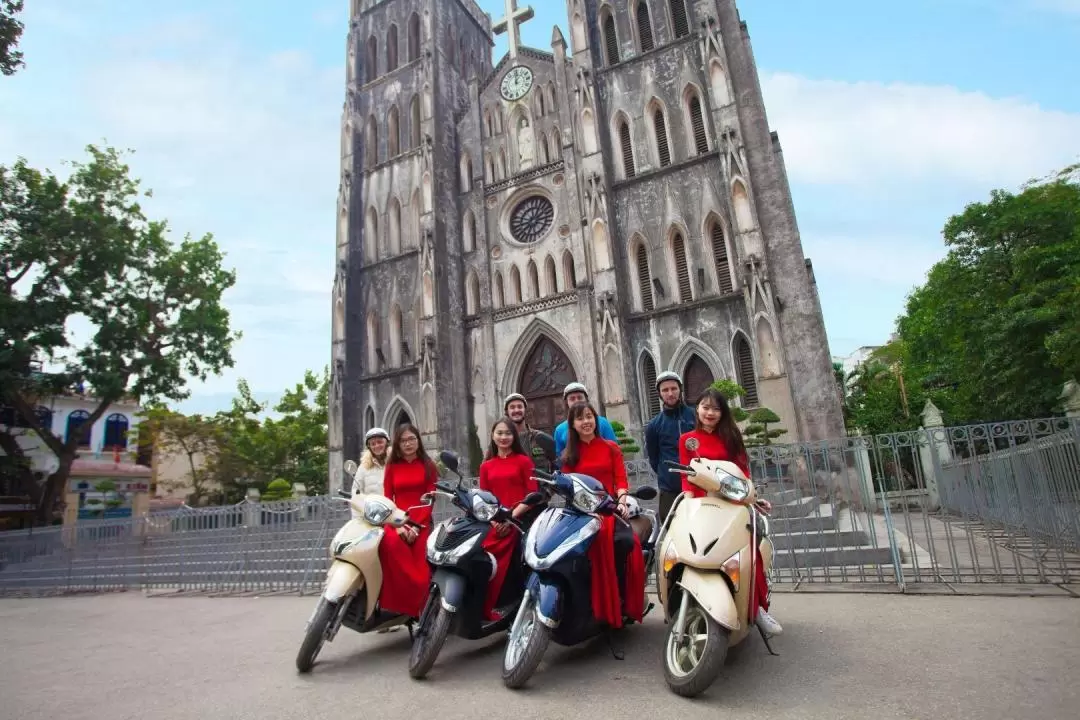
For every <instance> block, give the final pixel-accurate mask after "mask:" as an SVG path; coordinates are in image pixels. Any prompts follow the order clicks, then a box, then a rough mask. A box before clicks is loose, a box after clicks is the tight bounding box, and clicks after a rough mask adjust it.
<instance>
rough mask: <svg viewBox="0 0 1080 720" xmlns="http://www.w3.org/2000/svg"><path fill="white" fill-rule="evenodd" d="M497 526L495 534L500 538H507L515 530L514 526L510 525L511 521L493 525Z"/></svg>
mask: <svg viewBox="0 0 1080 720" xmlns="http://www.w3.org/2000/svg"><path fill="white" fill-rule="evenodd" d="M493 524H494V525H495V534H496V535H498V536H499V537H506V536H507V535H509V534H510V531H511V530H513V526H512V525H510V521H509V520H503V521H502V522H497V523H493Z"/></svg>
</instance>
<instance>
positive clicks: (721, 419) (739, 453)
mask: <svg viewBox="0 0 1080 720" xmlns="http://www.w3.org/2000/svg"><path fill="white" fill-rule="evenodd" d="M696 415H697V425H696V427H695V428H694V429H693V430H691V431H690V432H688V433H684V434H683V435H682V437H680V438H679V462H680V463H682V464H683V465H687V464H689V463H690V460H692V459H693V458H695V457H698V458H702V459H704V460H727V461H729V462H733V463H735V464H736V465H737V466H738V467H739V469H740V470H742V471H743V473H744V474H745V475H746V477H750V460H749V457H748V456H747V454H746V446H745V444H744V443H743V438H742V433H741V432H740V431H739V426H738V425H736V424H735V419H734V418H733V417H732V416H731V408H730V407H729V406H728V401H727V398H726V397H724V395H723V393H721V392H720V391H719V390H715V389H713V388H709V389H708V390H706V391H705V393H704V394H703V395H702V396H701V399H700V400H698V404H697V410H696ZM688 443H689V444H688ZM682 489H683V492H686V493H690V495H691V497H704V496H705V491H704V490H702V489H701V488H699V487H698V486H697V485H694V484H693V483H692V482H690V479H689V478H687V477H686V476H685V475H684V476H683V480H682ZM758 504H759V505H761V506H762V508H764V510H765V512H769V511H770V510H772V505H771V504H770V503H769V501H768V500H758ZM756 550H757V559H756V560H755V561H754V565H755V567H756V568H757V571H756V572H755V575H754V589H755V591H754V595H755V597H754V600H755V601H756V602H752V603H751V607H750V619H751V621H753V622H755V623H757V625H758V626H759V627H761V628H762V629H763V630H764V631H765V633H766V634H767V635H779V634H780V633H781V632H783V628H782V627H781V626H780V623H778V622H777V621H776V619H775V618H773V616H772V615H770V614H769V613H768V610H769V580H768V578H766V577H765V565H764V562H763V561H762V559H761V549H760V548H757V549H756Z"/></svg>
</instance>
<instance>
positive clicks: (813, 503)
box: [770, 497, 821, 519]
mask: <svg viewBox="0 0 1080 720" xmlns="http://www.w3.org/2000/svg"><path fill="white" fill-rule="evenodd" d="M819 505H821V501H820V500H818V499H817V498H814V497H804V498H799V499H798V500H796V501H795V502H791V503H787V504H786V505H773V509H772V512H771V513H770V517H772V518H776V519H780V518H802V517H806V516H807V515H809V514H810V513H812V512H814V511H815V510H817V509H818V506H819Z"/></svg>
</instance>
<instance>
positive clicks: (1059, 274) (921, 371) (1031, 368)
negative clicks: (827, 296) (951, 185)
mask: <svg viewBox="0 0 1080 720" xmlns="http://www.w3.org/2000/svg"><path fill="white" fill-rule="evenodd" d="M944 237H945V242H946V244H947V245H948V247H949V253H948V255H947V257H946V258H945V259H944V260H942V261H941V262H939V263H937V264H936V265H935V266H934V267H933V268H932V269H931V271H930V273H929V276H928V277H927V281H926V283H925V284H924V285H923V286H922V287H920V288H918V289H917V290H915V291H914V292H913V293H912V294H911V296H910V297H909V299H908V303H907V307H906V312H905V314H904V315H903V316H902V317H901V318H900V319H899V320H898V323H897V329H898V334H899V336H900V339H901V340H902V341H903V346H902V349H903V357H902V368H903V377H904V380H905V383H906V387H907V389H908V391H909V394H910V395H911V397H910V398H909V405H910V407H912V408H919V407H921V405H920V404H917V402H916V396H917V395H919V394H925V395H930V396H932V397H933V399H934V402H935V404H937V405H938V407H940V408H941V409H942V411H943V412H944V414H945V415H946V417H948V418H949V421H950V423H965V422H979V421H989V420H1005V419H1014V418H1027V417H1043V416H1047V415H1050V414H1052V413H1053V412H1054V410H1055V409H1056V407H1057V404H1058V397H1059V395H1060V393H1061V388H1062V386H1063V385H1064V383H1065V381H1066V380H1068V379H1070V378H1077V377H1080V181H1078V172H1077V167H1076V166H1074V167H1071V168H1067V169H1066V170H1064V171H1062V172H1061V173H1059V174H1058V175H1057V176H1055V177H1052V178H1049V179H1044V180H1041V181H1039V182H1036V183H1033V184H1031V185H1029V186H1027V187H1026V188H1024V189H1023V191H1022V192H1020V193H1018V194H1014V193H1010V192H1006V191H1003V190H995V191H993V192H992V193H991V195H990V199H989V201H987V202H981V203H974V204H971V205H969V206H968V207H967V208H965V209H964V211H963V212H962V213H960V214H958V215H956V216H954V217H952V218H950V219H949V221H948V222H947V223H946V225H945V229H944ZM886 389H887V388H886Z"/></svg>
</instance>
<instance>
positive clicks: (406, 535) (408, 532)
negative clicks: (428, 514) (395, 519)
mask: <svg viewBox="0 0 1080 720" xmlns="http://www.w3.org/2000/svg"><path fill="white" fill-rule="evenodd" d="M397 534H398V535H399V536H400V537H401V539H402V540H404V541H405V544H406V545H412V544H413V543H414V542H416V538H418V537H420V533H419V532H418V531H417V529H416V528H414V527H413V526H412V525H402V526H401V527H399V528H398V529H397Z"/></svg>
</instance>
